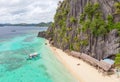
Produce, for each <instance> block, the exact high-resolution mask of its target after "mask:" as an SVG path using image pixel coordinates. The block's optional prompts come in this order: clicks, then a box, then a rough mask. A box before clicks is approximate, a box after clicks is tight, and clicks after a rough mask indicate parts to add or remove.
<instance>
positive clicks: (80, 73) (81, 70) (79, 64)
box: [47, 42, 120, 82]
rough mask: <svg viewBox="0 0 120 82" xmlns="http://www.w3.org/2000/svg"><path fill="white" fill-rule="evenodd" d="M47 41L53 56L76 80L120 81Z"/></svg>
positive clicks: (91, 81) (92, 81) (79, 81)
mask: <svg viewBox="0 0 120 82" xmlns="http://www.w3.org/2000/svg"><path fill="white" fill-rule="evenodd" d="M47 43H48V46H49V47H50V49H51V50H52V51H53V53H54V54H55V56H56V57H57V58H58V59H59V61H61V62H62V63H63V64H64V66H65V67H66V68H67V69H68V70H69V71H70V73H71V74H72V75H73V76H75V77H76V79H77V80H78V82H120V78H117V75H116V74H114V75H111V76H107V75H106V76H105V75H103V74H102V73H101V72H98V70H97V69H95V67H93V66H90V65H89V64H88V63H86V62H84V61H83V60H80V59H78V58H75V57H72V56H70V55H68V54H67V53H65V52H63V51H62V50H60V49H58V48H56V47H53V46H51V45H50V44H49V42H47Z"/></svg>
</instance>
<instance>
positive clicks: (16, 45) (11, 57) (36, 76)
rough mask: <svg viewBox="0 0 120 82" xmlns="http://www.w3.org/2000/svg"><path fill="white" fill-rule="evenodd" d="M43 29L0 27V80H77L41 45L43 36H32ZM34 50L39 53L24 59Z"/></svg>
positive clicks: (13, 81)
mask: <svg viewBox="0 0 120 82" xmlns="http://www.w3.org/2000/svg"><path fill="white" fill-rule="evenodd" d="M46 29H47V28H37V27H9V26H8V27H0V82H77V81H76V80H75V79H74V78H73V76H72V75H71V74H70V73H69V72H68V71H67V70H66V68H65V67H64V66H63V65H62V64H61V63H60V62H59V61H58V60H57V58H56V57H55V56H54V55H53V53H52V52H51V50H50V49H49V48H48V46H47V45H45V42H46V40H45V39H43V38H38V37H36V36H37V33H38V32H39V31H43V30H46ZM13 30H14V32H13ZM34 52H37V53H39V54H40V56H39V57H38V58H36V59H32V60H27V58H28V55H29V54H31V53H34Z"/></svg>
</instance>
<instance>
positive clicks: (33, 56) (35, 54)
mask: <svg viewBox="0 0 120 82" xmlns="http://www.w3.org/2000/svg"><path fill="white" fill-rule="evenodd" d="M38 55H39V54H38V53H33V54H30V55H29V57H28V60H30V59H33V58H36V57H38Z"/></svg>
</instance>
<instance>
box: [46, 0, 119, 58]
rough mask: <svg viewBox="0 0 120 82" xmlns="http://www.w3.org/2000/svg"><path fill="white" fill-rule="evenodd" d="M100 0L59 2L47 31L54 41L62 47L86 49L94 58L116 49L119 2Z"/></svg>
mask: <svg viewBox="0 0 120 82" xmlns="http://www.w3.org/2000/svg"><path fill="white" fill-rule="evenodd" d="M102 2H103V4H104V5H106V8H104V7H103V6H102V5H103V4H101V3H102ZM101 3H100V2H96V3H93V2H92V0H90V1H85V0H83V1H81V0H64V1H63V2H62V3H60V4H59V7H58V9H57V11H56V14H55V17H54V23H52V25H51V26H50V28H49V29H48V31H47V33H48V36H50V38H51V39H52V40H53V42H54V45H55V46H56V47H59V48H61V49H63V50H65V49H70V50H75V51H79V52H82V53H87V54H89V55H91V56H92V57H94V58H96V59H103V58H104V57H106V55H111V54H117V53H119V46H118V44H120V42H119V34H118V33H120V22H119V20H120V17H119V11H120V4H119V2H117V1H116V0H115V1H114V3H112V4H111V1H110V2H107V3H104V1H103V0H101ZM108 8H109V9H108ZM112 10H113V11H112ZM116 16H117V17H116ZM109 47H111V48H109ZM113 48H114V49H113ZM110 51H112V52H110ZM109 52H110V53H109Z"/></svg>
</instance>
